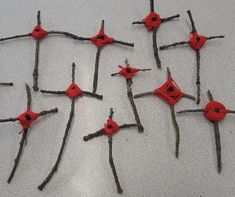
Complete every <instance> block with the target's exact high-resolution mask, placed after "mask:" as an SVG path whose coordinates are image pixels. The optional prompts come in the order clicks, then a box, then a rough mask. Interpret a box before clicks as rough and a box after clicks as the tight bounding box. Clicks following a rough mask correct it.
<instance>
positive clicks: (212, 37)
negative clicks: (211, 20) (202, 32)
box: [206, 35, 225, 40]
mask: <svg viewBox="0 0 235 197" xmlns="http://www.w3.org/2000/svg"><path fill="white" fill-rule="evenodd" d="M218 38H225V36H221V35H219V36H209V37H206V39H207V40H213V39H218Z"/></svg>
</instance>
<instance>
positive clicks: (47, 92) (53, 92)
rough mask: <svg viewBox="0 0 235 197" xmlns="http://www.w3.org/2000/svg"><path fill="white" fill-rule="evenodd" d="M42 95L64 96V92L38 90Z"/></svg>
mask: <svg viewBox="0 0 235 197" xmlns="http://www.w3.org/2000/svg"><path fill="white" fill-rule="evenodd" d="M40 91H41V93H43V94H45V93H46V94H66V93H65V91H52V90H40Z"/></svg>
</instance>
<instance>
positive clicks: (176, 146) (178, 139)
mask: <svg viewBox="0 0 235 197" xmlns="http://www.w3.org/2000/svg"><path fill="white" fill-rule="evenodd" d="M169 106H170V110H171V118H172V122H173V125H174V128H175V138H176V140H175V157H176V158H177V159H178V158H179V144H180V129H179V125H178V123H177V121H176V117H175V108H174V105H169Z"/></svg>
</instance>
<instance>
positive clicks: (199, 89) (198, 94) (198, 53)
mask: <svg viewBox="0 0 235 197" xmlns="http://www.w3.org/2000/svg"><path fill="white" fill-rule="evenodd" d="M195 53H196V61H197V79H196V85H197V101H196V103H197V104H199V103H200V101H201V82H200V81H201V80H200V51H199V50H195Z"/></svg>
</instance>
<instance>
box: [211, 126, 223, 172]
mask: <svg viewBox="0 0 235 197" xmlns="http://www.w3.org/2000/svg"><path fill="white" fill-rule="evenodd" d="M213 125H214V133H215V144H216V154H217V168H218V173H219V174H220V173H221V170H222V162H221V143H220V131H219V125H218V122H213Z"/></svg>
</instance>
